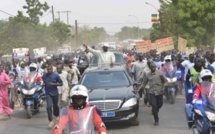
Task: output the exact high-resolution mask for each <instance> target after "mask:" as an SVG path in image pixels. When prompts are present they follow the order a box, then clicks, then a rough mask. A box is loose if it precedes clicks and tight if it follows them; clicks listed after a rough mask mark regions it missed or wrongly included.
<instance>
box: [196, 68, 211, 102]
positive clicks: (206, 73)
mask: <svg viewBox="0 0 215 134" xmlns="http://www.w3.org/2000/svg"><path fill="white" fill-rule="evenodd" d="M200 77H201V79H202V81H204V82H205V81H206V82H212V73H211V71H210V70H208V69H204V70H202V71H201V73H200ZM210 88H211V87H210V86H209V87H208V90H210ZM206 90H207V88H206ZM201 98H202V84H201V83H199V84H198V85H197V86H196V89H195V91H194V95H193V102H192V103H195V101H196V100H198V99H201Z"/></svg>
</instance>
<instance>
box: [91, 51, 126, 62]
mask: <svg viewBox="0 0 215 134" xmlns="http://www.w3.org/2000/svg"><path fill="white" fill-rule="evenodd" d="M114 55H115V60H116V61H115V63H116V64H123V63H124V59H123V57H122V56H121V54H117V53H114ZM90 64H98V58H97V56H95V55H94V56H93V57H92V60H91V62H90Z"/></svg>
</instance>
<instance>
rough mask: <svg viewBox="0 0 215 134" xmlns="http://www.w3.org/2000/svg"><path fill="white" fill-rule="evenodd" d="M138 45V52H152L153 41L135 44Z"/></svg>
mask: <svg viewBox="0 0 215 134" xmlns="http://www.w3.org/2000/svg"><path fill="white" fill-rule="evenodd" d="M135 44H136V49H137V52H138V53H139V52H148V51H150V50H151V49H153V48H151V44H152V42H151V40H146V41H138V42H135ZM155 49H156V46H155Z"/></svg>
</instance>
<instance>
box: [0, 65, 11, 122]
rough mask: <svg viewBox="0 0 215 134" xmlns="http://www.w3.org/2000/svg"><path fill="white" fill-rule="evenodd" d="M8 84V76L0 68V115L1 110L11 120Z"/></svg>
mask: <svg viewBox="0 0 215 134" xmlns="http://www.w3.org/2000/svg"><path fill="white" fill-rule="evenodd" d="M9 84H10V79H9V76H8V75H7V74H6V73H5V72H4V71H3V66H0V113H2V110H4V111H5V112H6V113H7V115H8V117H9V118H11V114H12V112H13V110H12V109H11V108H10V106H9V96H8V85H9Z"/></svg>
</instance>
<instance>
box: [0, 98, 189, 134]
mask: <svg viewBox="0 0 215 134" xmlns="http://www.w3.org/2000/svg"><path fill="white" fill-rule="evenodd" d="M184 102H185V100H184V98H183V96H178V97H177V100H176V103H175V104H174V105H170V104H168V103H167V102H165V103H164V106H163V107H162V109H161V111H160V125H159V126H157V127H155V126H153V123H154V121H153V116H152V115H151V112H150V111H151V110H150V108H148V107H145V106H144V105H143V102H141V104H140V111H139V112H140V114H139V120H140V125H139V126H136V127H134V126H128V125H127V124H123V123H111V124H106V126H107V129H108V133H109V134H123V133H124V134H134V133H136V134H139V133H142V134H192V131H191V130H188V128H187V126H186V119H185V115H184ZM0 124H1V125H0V134H51V130H50V129H47V124H48V120H47V113H46V110H45V108H42V109H41V111H40V113H39V114H37V115H34V116H33V118H32V119H27V118H26V112H25V111H24V110H22V109H21V108H16V110H15V112H14V114H13V118H12V119H11V120H10V119H8V117H7V115H6V114H2V115H0Z"/></svg>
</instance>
